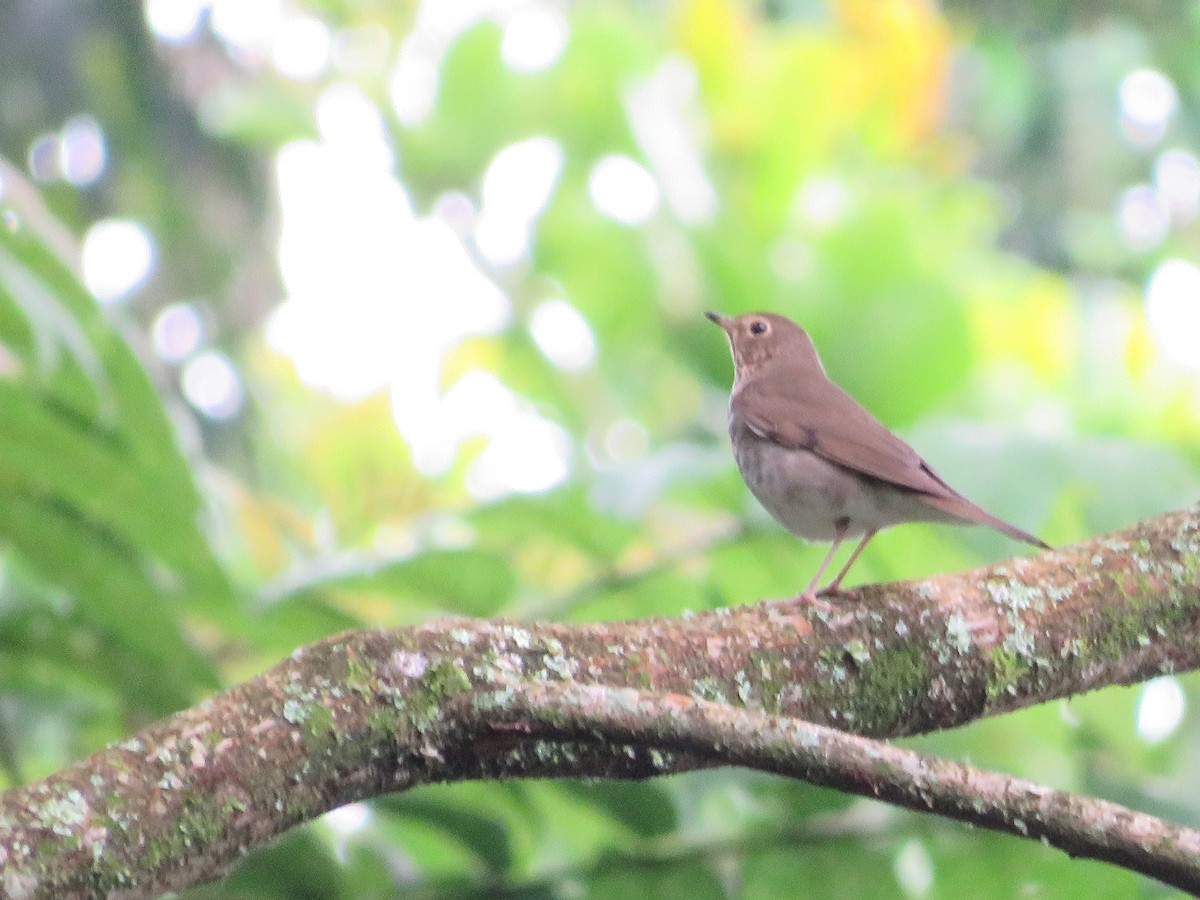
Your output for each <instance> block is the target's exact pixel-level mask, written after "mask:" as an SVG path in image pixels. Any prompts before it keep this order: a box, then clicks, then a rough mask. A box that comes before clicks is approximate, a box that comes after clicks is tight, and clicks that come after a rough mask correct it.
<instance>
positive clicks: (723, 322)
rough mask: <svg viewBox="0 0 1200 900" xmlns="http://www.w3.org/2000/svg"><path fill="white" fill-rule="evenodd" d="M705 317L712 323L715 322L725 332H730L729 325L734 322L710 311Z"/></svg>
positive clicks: (727, 317)
mask: <svg viewBox="0 0 1200 900" xmlns="http://www.w3.org/2000/svg"><path fill="white" fill-rule="evenodd" d="M704 315H705V318H707V319H708V320H709V321H710V322H715V323H717V324H718V325H720V326H721V328H723V329H724V330H725V331H729V323H730V322H731V321H733V320H732V319H730V318H729V316H723V315H721V314H720V313H719V312H713V311H712V310H709V311H708V312H706V313H705V314H704Z"/></svg>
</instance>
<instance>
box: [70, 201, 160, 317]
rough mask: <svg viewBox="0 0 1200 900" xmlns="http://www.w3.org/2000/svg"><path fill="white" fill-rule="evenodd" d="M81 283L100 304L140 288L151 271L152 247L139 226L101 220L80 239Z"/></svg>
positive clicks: (137, 224)
mask: <svg viewBox="0 0 1200 900" xmlns="http://www.w3.org/2000/svg"><path fill="white" fill-rule="evenodd" d="M82 266H83V282H84V284H86V285H87V287H88V290H90V291H91V292H92V293H93V294H95V296H96V299H98V300H100V301H101V302H102V303H112V302H114V301H116V300H120V299H122V298H123V297H125V296H127V295H128V294H129V293H130V292H131V291H133V290H134V289H135V288H137V287H138V286H139V285H141V284H142V283H143V282H144V281H145V280H146V278H147V277H149V275H150V272H151V270H152V269H153V268H154V244H153V243H152V241H151V240H150V235H149V234H148V233H147V231H146V229H145V228H143V227H142V226H141V225H140V224H139V223H137V222H134V221H131V220H128V219H102V220H101V221H99V222H96V223H95V224H93V225H92V227H91V228H89V229H88V230H87V233H86V234H85V235H84V238H83V259H82Z"/></svg>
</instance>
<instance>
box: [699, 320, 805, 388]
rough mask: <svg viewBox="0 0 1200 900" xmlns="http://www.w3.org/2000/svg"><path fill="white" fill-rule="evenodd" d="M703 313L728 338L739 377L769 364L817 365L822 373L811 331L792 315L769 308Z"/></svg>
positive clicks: (738, 378) (734, 366)
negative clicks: (741, 312)
mask: <svg viewBox="0 0 1200 900" xmlns="http://www.w3.org/2000/svg"><path fill="white" fill-rule="evenodd" d="M704 315H705V316H707V317H708V318H709V319H710V320H711V321H713V322H715V323H717V324H718V325H720V326H721V329H722V330H723V331H724V332H725V336H726V337H727V338H729V348H730V350H732V351H733V368H734V378H735V379H737V380H740V379H742V378H745V377H747V376H750V375H753V374H755V373H756V372H759V371H761V370H762V369H764V368H767V367H771V368H775V367H777V366H789V367H797V368H799V369H800V370H804V369H808V368H810V367H813V366H815V367H816V369H817V370H818V371H820V372H821V373H822V374H823V373H824V371H825V370H824V367H822V365H821V360H820V358H819V357H818V356H817V350H816V348H815V347H814V346H813V342H812V339H811V338H810V337H809V336H808V332H807V331H805V330H804V329H803V328H801V327H800V326H799V325H797V324H796V323H795V322H793V321H792V320H791V319H785V318H784V317H783V316H780V315H776V314H775V313H768V312H756V313H745V314H744V315H740V316H724V315H721V313H716V312H706V313H705V314H704ZM798 374H802V371H801V372H800V373H798Z"/></svg>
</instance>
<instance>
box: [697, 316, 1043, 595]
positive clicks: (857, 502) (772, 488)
mask: <svg viewBox="0 0 1200 900" xmlns="http://www.w3.org/2000/svg"><path fill="white" fill-rule="evenodd" d="M705 315H706V316H708V318H710V319H711V320H712V321H714V322H716V323H717V324H718V325H720V326H721V328H722V329H724V331H725V334H726V336H727V337H728V338H729V347H730V349H731V350H732V351H733V370H734V371H733V390H732V392H731V393H730V395H729V437H730V439H731V440H732V442H733V454H734V457H735V458H736V459H737V465H738V470H739V471H740V472H741V473H742V479H743V480H744V481H745V482H746V486H747V487H749V488H750V491H751V492H752V493H753V494H754V496H755V497H757V498H758V501H759V502H760V503H761V504H762V505H763V506H764V507H766V509H767V512H769V513H770V514H771V515H772V516H774V517H775V519H776V520H777V521H778V522H779V523H780V524H781V525H783V527H784V528H786V529H787V530H788V531H790V532H792V533H793V534H795V535H797V536H799V537H801V538H803V539H805V540H808V541H831V542H832V546H831V547H830V548H829V552H828V553H827V554H825V559H824V560H822V562H821V565H820V566H819V567H818V568H817V573H816V574H815V575H814V576H813V578H812V581H811V582H809V585H808V587H807V588H805V590H804V593H803V594H802V595H801V596H802V597H803V598H804V599H806V600H809V601H813V600H815V599H816V596H817V591H816V587H817V585H818V584H819V583H820V580H821V576H822V575H824V574H825V570H826V569H827V568H828V567H829V563H830V560H832V559H833V554H834V553H835V552H836V551H837V548H838V545H839V544H841V542H842V541H844V540H845V539H846V538H850V537H858V536H859V535H861V536H862V540H860V541H859V542H858V546H857V547H855V548H854V552H853V553H851V554H850V559H848V560H847V561H846V565H844V566H843V567H842V570H841V571H840V572H838V574H837V577H836V578H834V579H833V581H831V582H830V583H829V585H828V586H827V587H826V588H824V589H823V590H822V591H821V593H822V594H831V593H836V592H837V590H838V587H839V586H840V585H841V583H842V579H843V578H845V577H846V573H847V572H848V571H850V567H851V566H852V565H854V562H855V560H857V559H858V557H859V554H861V553H862V552H863V548H864V547H866V546H867V543H868V542H869V541H870V540H871V538H873V537H874V536H875V534H876V532H878V531H879V530H881V529H883V528H887V527H888V526H889V525H897V524H899V523H901V522H951V523H953V524H956V525H987V526H988V527H989V528H994V529H996V531H999V532H1001V533H1003V534H1006V535H1008V536H1009V537H1011V538H1014V539H1016V540H1018V541H1025V542H1026V543H1028V544H1033V545H1034V546H1035V547H1041V548H1043V549H1046V550H1049V549H1050V547H1049V545H1048V544H1046V543H1043V542H1042V541H1041V540H1039V539H1038V538H1036V537H1034V536H1033V535H1032V534H1029V533H1028V532H1025V531H1022V530H1021V529H1020V528H1017V527H1016V526H1015V525H1010V524H1009V523H1008V522H1005V521H1004V520H1002V519H998V518H996V517H995V516H993V515H992V514H991V513H989V512H986V511H985V510H983V509H981V508H980V507H978V506H976V505H975V504H974V503H972V502H971V501H970V500H968V499H967V498H966V497H964V496H963V495H962V494H960V493H958V491H956V490H954V488H952V487H950V485H948V484H946V482H945V481H944V480H943V479H942V477H941V476H940V475H938V473H937V472H935V471H934V470H933V469H932V468H931V467H930V465H929V463H927V462H925V460H923V459H921V457H920V455H918V453H917V451H915V450H914V449H913V448H912V447H910V446H908V444H906V443H904V441H902V440H900V438H898V437H896V435H894V434H892V433H891V432H890V431H888V430H887V428H885V427H884V426H883V425H882V424H881V423H880V422H879V421H878V420H877V419H876V418H875V417H874V416H872V415H871V414H870V413H869V412H867V411H866V409H864V408H863V407H862V406H860V405H859V404H858V403H857V402H856V401H855V400H854V398H852V397H851V396H850V395H849V394H847V393H846V392H845V391H843V390H842V389H841V388H839V387H838V386H837V385H836V384H834V383H833V382H832V381H830V380H829V378H828V376H826V374H825V367H824V366H822V365H821V360H820V357H818V356H817V350H816V347H814V346H813V342H812V339H811V338H809V336H808V332H806V331H805V330H804V329H803V328H801V327H800V326H799V325H797V324H796V323H795V322H792V321H790V320H788V319H785V318H784V317H783V316H778V315H775V314H774V313H747V314H746V315H742V316H723V315H721V314H720V313H715V312H709V313H705Z"/></svg>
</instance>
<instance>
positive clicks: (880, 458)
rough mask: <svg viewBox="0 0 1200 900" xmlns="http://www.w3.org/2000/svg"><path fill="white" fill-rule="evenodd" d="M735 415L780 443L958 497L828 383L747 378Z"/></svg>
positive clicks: (885, 478) (915, 487)
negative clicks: (774, 386)
mask: <svg viewBox="0 0 1200 900" xmlns="http://www.w3.org/2000/svg"><path fill="white" fill-rule="evenodd" d="M738 413H739V414H740V415H741V416H742V417H743V420H744V422H745V424H746V426H747V427H748V428H750V430H751V431H753V432H754V433H755V434H758V435H759V436H760V437H763V438H766V439H767V440H769V441H773V442H774V443H776V444H779V445H780V446H781V447H787V448H789V449H793V450H798V449H804V450H808V451H810V452H812V453H816V454H817V455H818V456H821V457H823V458H825V459H827V460H829V461H830V462H834V463H837V464H838V465H839V466H845V467H846V468H847V469H852V470H854V471H856V472H860V473H862V474H864V475H870V476H871V477H872V478H878V479H879V480H880V481H886V482H889V483H891V484H895V485H899V486H900V487H906V488H908V489H910V490H913V491H919V492H920V493H922V494H928V495H930V496H931V497H944V498H951V497H954V498H957V497H960V496H961V495H960V494H959V493H958V492H957V491H955V490H954V489H953V488H952V487H950V485H948V484H946V482H945V481H943V480H942V478H941V477H940V476H939V475H938V474H937V473H936V472H934V471H933V469H931V468H930V467H929V465H928V464H927V463H926V462H925V460H923V459H921V457H920V454H918V453H917V451H915V450H914V449H913V448H912V447H910V446H908V444H906V443H904V441H902V440H900V438H898V437H896V436H895V435H894V434H892V433H891V432H890V431H888V430H887V428H885V427H884V426H883V425H882V424H881V423H880V422H879V421H878V420H877V419H876V418H875V417H874V416H872V415H871V414H870V413H869V412H867V410H866V409H864V408H863V407H862V406H860V405H859V404H858V402H857V401H855V400H854V398H853V397H851V396H850V395H849V394H847V393H846V392H845V391H843V390H842V389H841V388H839V387H838V386H837V385H835V384H834V383H833V382H831V381H824V380H821V381H814V380H811V379H806V381H805V383H803V384H797V383H795V382H793V383H792V384H789V385H788V391H787V393H786V394H781V393H779V392H774V391H772V392H767V391H764V390H763V389H762V388H761V387H759V385H757V384H755V383H754V382H749V383H747V384H746V385H745V386H744V388H743V390H742V391H741V392H740V395H739V402H738Z"/></svg>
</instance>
